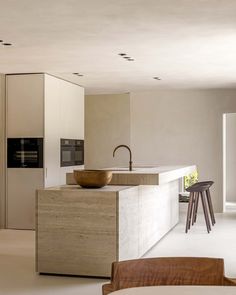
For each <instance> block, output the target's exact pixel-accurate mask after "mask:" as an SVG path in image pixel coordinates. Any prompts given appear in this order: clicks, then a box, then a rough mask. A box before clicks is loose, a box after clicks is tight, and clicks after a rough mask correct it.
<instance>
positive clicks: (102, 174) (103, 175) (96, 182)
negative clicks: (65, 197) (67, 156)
mask: <svg viewBox="0 0 236 295" xmlns="http://www.w3.org/2000/svg"><path fill="white" fill-rule="evenodd" d="M74 178H75V181H76V182H77V184H79V185H80V186H82V187H84V188H100V187H103V186H105V185H107V184H108V183H109V182H110V181H111V179H112V171H107V170H74Z"/></svg>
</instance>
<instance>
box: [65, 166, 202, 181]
mask: <svg viewBox="0 0 236 295" xmlns="http://www.w3.org/2000/svg"><path fill="white" fill-rule="evenodd" d="M133 168H134V170H132V171H129V170H128V168H123V167H111V168H104V170H110V171H112V173H113V176H112V180H111V182H110V185H118V186H120V185H127V186H132V185H160V184H163V183H167V182H170V181H174V180H176V179H179V178H181V177H183V176H185V175H188V174H190V173H192V172H194V171H195V170H196V166H195V165H181V166H177V165H176V166H156V167H155V166H138V167H137V166H134V167H133ZM66 183H67V184H69V185H72V184H75V183H76V182H75V180H74V176H73V173H67V175H66Z"/></svg>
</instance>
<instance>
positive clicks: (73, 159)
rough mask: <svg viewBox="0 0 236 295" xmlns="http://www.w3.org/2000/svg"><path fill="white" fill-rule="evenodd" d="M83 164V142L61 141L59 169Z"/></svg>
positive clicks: (73, 140)
mask: <svg viewBox="0 0 236 295" xmlns="http://www.w3.org/2000/svg"><path fill="white" fill-rule="evenodd" d="M83 164H84V141H83V140H76V139H61V167H66V166H77V165H83Z"/></svg>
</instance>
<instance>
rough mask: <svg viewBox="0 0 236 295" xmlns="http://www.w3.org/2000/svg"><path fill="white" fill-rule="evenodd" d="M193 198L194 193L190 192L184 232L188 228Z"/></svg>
mask: <svg viewBox="0 0 236 295" xmlns="http://www.w3.org/2000/svg"><path fill="white" fill-rule="evenodd" d="M193 198H194V193H193V192H191V193H190V195H189V202H188V211H187V219H186V228H185V232H186V233H187V232H188V229H190V224H191V214H192V207H193Z"/></svg>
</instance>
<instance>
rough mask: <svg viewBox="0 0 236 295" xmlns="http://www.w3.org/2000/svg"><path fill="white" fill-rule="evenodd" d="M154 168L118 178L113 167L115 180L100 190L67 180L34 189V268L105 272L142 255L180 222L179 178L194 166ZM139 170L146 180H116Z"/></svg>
mask: <svg viewBox="0 0 236 295" xmlns="http://www.w3.org/2000/svg"><path fill="white" fill-rule="evenodd" d="M158 169H159V170H158V171H159V172H157V168H156V170H155V168H154V167H152V168H137V170H136V173H135V171H130V172H129V173H125V172H124V171H121V174H122V175H123V176H121V177H120V178H119V175H120V174H119V171H118V169H116V171H114V175H116V176H115V177H114V181H116V182H118V184H119V185H108V186H105V187H103V188H100V189H84V188H81V187H79V186H78V185H74V184H67V185H65V186H59V187H53V188H48V189H41V190H38V191H37V216H36V221H37V224H36V269H37V272H39V273H54V274H69V275H86V276H98V277H109V276H110V274H111V263H112V262H113V261H120V260H127V259H135V258H139V257H142V256H143V255H144V254H145V253H146V252H147V251H148V250H149V249H150V248H151V247H152V246H153V245H154V244H155V243H156V242H157V241H158V240H160V239H161V238H162V237H163V236H164V235H165V234H166V233H167V232H168V231H169V230H170V229H171V228H173V227H174V226H175V225H176V224H177V223H178V218H179V210H178V208H179V207H178V193H179V178H181V177H182V176H184V175H186V174H188V173H190V172H192V171H193V170H194V169H195V166H185V167H183V166H182V167H178V168H177V167H175V168H172V169H169V170H168V169H161V168H160V167H159V168H158ZM141 170H142V171H143V173H144V174H145V177H144V178H142V179H146V180H145V181H147V182H148V183H147V184H145V181H144V184H143V182H142V180H140V179H139V181H140V183H141V184H140V185H138V184H137V183H131V185H127V184H126V183H124V184H125V185H121V184H120V182H119V181H124V182H125V179H126V180H127V179H129V176H128V175H130V176H131V179H132V181H131V182H135V181H137V180H134V179H136V178H135V177H134V174H136V175H138V174H139V175H138V177H140V175H141V174H142V173H141ZM161 171H162V172H161ZM124 175H126V176H125V177H124ZM148 175H149V176H150V179H152V180H150V179H149V177H148ZM154 175H156V178H155V177H154ZM68 179H70V180H69V182H70V183H71V182H73V179H72V178H71V175H68ZM153 179H158V181H159V182H160V183H159V184H158V182H156V180H155V184H153V183H152V181H154V180H153ZM126 182H127V183H128V182H129V180H127V181H126Z"/></svg>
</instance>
